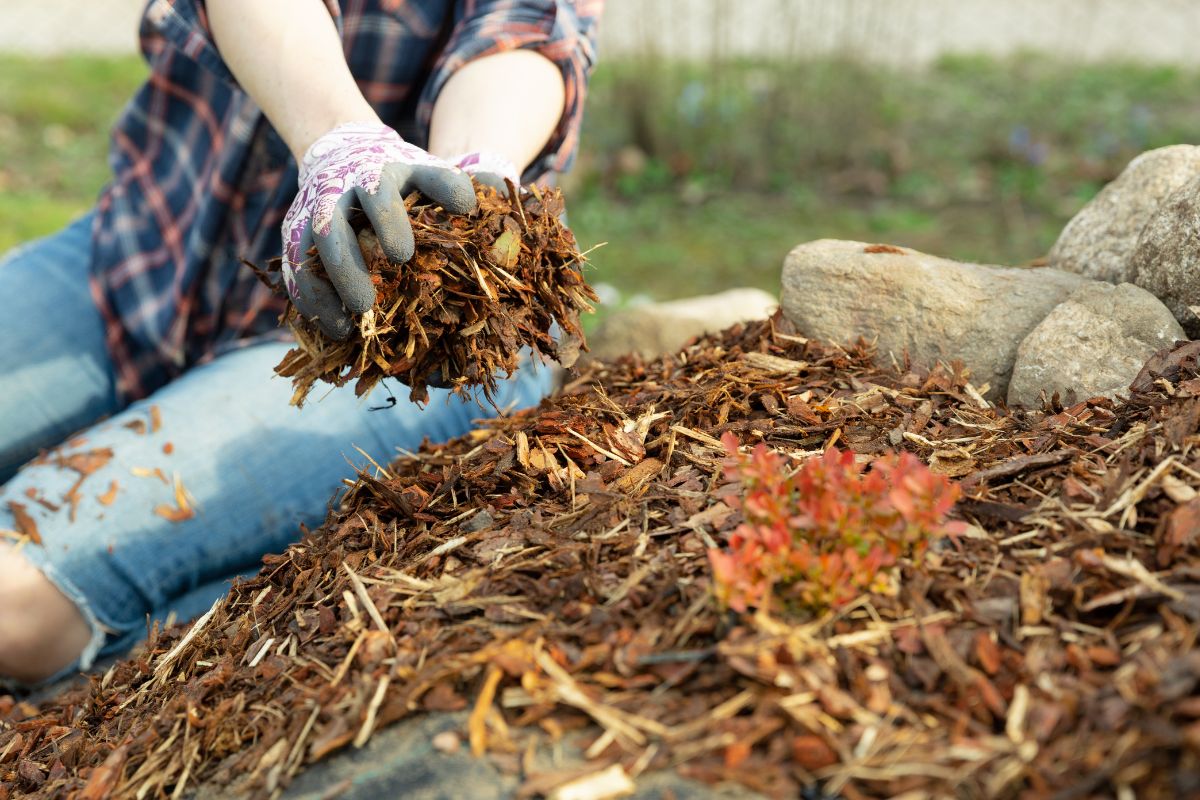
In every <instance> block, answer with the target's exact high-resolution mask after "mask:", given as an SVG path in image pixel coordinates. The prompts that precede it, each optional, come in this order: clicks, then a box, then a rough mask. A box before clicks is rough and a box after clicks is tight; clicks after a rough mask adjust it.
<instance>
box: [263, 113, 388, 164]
mask: <svg viewBox="0 0 1200 800" xmlns="http://www.w3.org/2000/svg"><path fill="white" fill-rule="evenodd" d="M348 125H362V126H364V127H383V120H381V119H380V118H379V115H378V114H376V113H375V109H373V108H371V106H370V105H368V104H367V103H366V101H365V100H364V101H363V103H362V104H361V105H356V106H354V107H350V108H345V109H339V110H338V111H335V112H329V113H326V114H321V115H310V116H307V117H305V119H303V120H302V121H300V122H299V123H298V124H297V125H295V126H293V128H292V130H290V131H287V132H284V131H280V135H281V136H282V137H283V140H284V141H285V142H286V143H287V146H288V149H289V150H291V151H292V156H293V157H295V159H296V163H297V164H300V163H302V162H303V161H304V157H305V155H306V154H307V153H308V151H309V150H310V149H311V148H312V146H313V144H315V143H316V141H317V140H318V139H320V138H321V137H322V136H325V135H327V134H330V133H332V132H334V131H335V130H337V129H339V128H344V127H346V126H348Z"/></svg>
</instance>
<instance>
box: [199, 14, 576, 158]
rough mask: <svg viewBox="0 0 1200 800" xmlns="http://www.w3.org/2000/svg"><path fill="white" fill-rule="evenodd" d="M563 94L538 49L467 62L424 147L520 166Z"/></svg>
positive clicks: (441, 102) (539, 144)
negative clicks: (501, 159) (475, 154)
mask: <svg viewBox="0 0 1200 800" xmlns="http://www.w3.org/2000/svg"><path fill="white" fill-rule="evenodd" d="M210 2H211V0H210ZM565 94H566V92H565V88H564V86H563V79H562V74H561V73H560V72H559V69H558V67H557V66H555V64H554V63H553V62H551V61H550V60H549V59H547V58H546V57H544V56H542V55H540V54H539V53H535V52H532V51H530V50H513V51H509V52H505V53H498V54H496V55H492V56H486V57H484V58H481V59H478V60H476V61H472V62H471V63H469V64H467V65H466V66H464V67H463V68H462V69H460V70H458V71H457V72H456V73H454V76H453V77H452V78H450V80H449V81H447V82H446V85H445V87H443V89H442V91H441V93H440V94H439V95H438V98H437V101H436V103H435V104H434V107H433V119H432V121H431V122H430V127H429V152H431V153H433V154H434V155H436V156H441V157H447V156H451V155H456V154H460V153H466V152H475V151H486V152H491V153H496V154H498V155H501V156H504V157H505V158H507V159H508V160H509V161H512V162H513V164H515V165H516V166H517V169H518V171H524V170H525V168H526V167H527V166H529V164H530V163H531V162H532V161H533V160H534V159H535V158H537V156H538V154H539V153H541V151H542V149H543V148H544V147H545V146H546V142H548V141H549V140H550V137H551V136H552V135H553V133H554V130H555V128H556V127H558V124H559V121H560V119H561V118H562V115H563V106H564V103H565Z"/></svg>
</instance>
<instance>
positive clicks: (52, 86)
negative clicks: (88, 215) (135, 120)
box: [0, 56, 146, 252]
mask: <svg viewBox="0 0 1200 800" xmlns="http://www.w3.org/2000/svg"><path fill="white" fill-rule="evenodd" d="M145 73H146V70H145V66H144V65H143V64H142V62H141V61H140V60H138V59H137V58H133V57H128V58H107V57H71V58H54V59H30V58H22V57H15V56H0V252H2V251H4V250H7V249H8V248H10V247H12V246H13V245H15V244H17V243H19V242H22V241H25V240H28V239H31V238H34V237H37V236H42V235H44V234H47V233H50V232H52V231H54V230H57V229H58V228H60V227H62V226H63V225H64V224H65V223H66V222H68V221H70V220H71V218H73V217H74V216H76V215H78V214H80V213H81V212H83V211H85V210H87V208H88V207H89V206H90V205H91V204H92V202H93V201H94V199H95V197H96V193H97V192H98V191H99V190H100V187H101V186H102V185H103V184H104V182H105V180H106V179H107V177H108V174H109V173H108V165H107V160H106V153H107V150H108V131H109V128H110V127H111V125H112V122H113V120H115V119H116V117H117V114H118V113H119V112H120V110H121V107H122V106H123V105H124V104H125V102H126V100H128V99H129V96H130V95H131V94H132V93H133V91H134V89H136V88H137V86H138V84H139V83H141V81H142V80H143V79H144V77H145Z"/></svg>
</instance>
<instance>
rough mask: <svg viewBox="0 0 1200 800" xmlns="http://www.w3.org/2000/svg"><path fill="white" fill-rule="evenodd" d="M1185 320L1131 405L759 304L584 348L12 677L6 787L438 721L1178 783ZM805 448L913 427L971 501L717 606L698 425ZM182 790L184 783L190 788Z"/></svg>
mask: <svg viewBox="0 0 1200 800" xmlns="http://www.w3.org/2000/svg"><path fill="white" fill-rule="evenodd" d="M1198 359H1200V344H1186V345H1181V346H1180V347H1179V348H1178V349H1176V350H1175V351H1173V352H1170V353H1164V354H1160V356H1157V357H1156V358H1155V359H1154V360H1153V361H1152V362H1151V363H1150V364H1148V365H1147V367H1146V368H1145V369H1144V370H1143V372H1142V374H1141V375H1140V376H1139V377H1138V380H1137V381H1136V382H1135V383H1134V386H1133V389H1132V392H1131V397H1130V399H1129V400H1128V402H1113V401H1109V400H1102V399H1100V400H1094V401H1086V402H1080V403H1077V404H1075V405H1072V406H1070V407H1062V406H1061V405H1058V404H1057V403H1055V402H1053V401H1052V402H1051V404H1050V405H1049V406H1048V407H1047V408H1046V409H1043V410H1041V411H1034V412H1014V413H1009V412H1007V411H1005V410H1004V409H1002V408H998V407H996V406H994V405H991V404H989V403H987V402H986V401H984V400H983V398H981V397H980V395H979V393H978V392H977V391H976V390H975V389H974V388H973V387H972V386H971V385H970V383H969V382H968V380H967V378H966V376H965V375H964V374H962V373H961V371H956V370H955V369H954V368H953V367H939V368H938V369H936V370H934V371H933V372H927V371H921V370H900V371H889V370H882V369H879V368H877V367H875V366H873V365H872V362H871V359H870V353H869V351H868V349H867V348H866V347H859V348H853V349H849V350H847V349H843V348H839V347H834V346H829V345H825V344H822V343H819V342H815V341H809V340H806V339H805V338H803V337H801V336H799V335H798V334H797V332H796V331H794V330H792V329H791V328H790V326H789V324H788V323H787V322H786V321H785V320H784V319H783V318H782V317H781V316H776V317H775V318H774V319H771V320H768V321H765V322H762V323H756V324H752V325H750V326H746V327H737V328H734V329H732V330H730V331H727V332H726V333H725V334H723V335H719V336H714V337H709V338H707V339H703V340H701V341H699V342H697V343H695V344H693V345H691V346H689V347H688V348H686V349H685V350H683V351H682V352H680V353H678V354H674V355H671V356H668V357H665V358H662V359H660V360H657V361H653V362H642V361H639V360H637V359H625V360H621V361H619V362H616V363H594V364H591V365H589V366H588V367H587V368H586V369H585V371H584V372H583V373H582V374H580V375H578V376H577V377H576V378H575V379H573V380H572V381H571V382H570V383H569V384H568V385H567V386H566V387H564V389H563V390H562V391H561V392H560V393H559V394H558V395H557V396H556V397H555V398H553V399H552V400H549V401H547V402H546V403H544V404H543V405H542V406H541V408H539V409H537V410H534V411H531V412H526V413H521V414H517V415H514V416H511V417H508V418H502V419H497V420H494V421H491V422H488V423H484V424H483V425H482V426H481V427H480V428H479V429H478V430H477V431H475V432H473V433H472V434H471V435H469V436H466V437H464V438H461V439H458V440H455V441H452V442H450V443H448V444H445V445H442V446H433V447H426V448H423V449H422V452H421V453H420V454H418V455H416V456H414V457H406V458H402V459H400V460H398V461H396V462H394V463H393V464H391V465H388V466H387V467H386V468H383V469H379V470H378V471H374V472H372V474H370V475H367V474H364V475H362V476H360V478H359V480H358V481H357V482H356V483H355V484H354V485H353V487H351V488H350V489H349V490H348V491H347V492H346V494H345V495H344V497H343V500H342V503H341V505H340V506H339V507H338V508H337V509H336V510H335V511H333V512H332V513H331V514H330V516H329V518H328V520H327V521H326V523H325V524H324V525H323V526H322V527H321V528H319V529H318V530H316V531H313V532H312V533H310V534H309V535H307V536H305V538H304V540H303V541H302V542H300V543H298V544H296V545H294V546H293V547H291V548H289V549H288V550H287V551H286V552H284V553H282V554H279V555H272V556H268V557H267V558H265V559H264V567H263V570H262V572H261V573H260V575H259V576H258V577H256V578H254V579H252V580H249V581H246V582H243V583H240V584H238V585H237V586H236V587H235V588H234V589H233V591H232V592H231V594H230V595H229V596H228V597H227V598H225V599H224V600H223V601H221V602H220V603H219V604H218V605H217V606H216V607H214V609H213V610H212V611H211V612H210V613H209V614H208V615H206V616H205V617H203V618H202V619H201V620H199V621H198V622H197V623H196V624H195V625H194V626H192V627H191V628H186V627H176V628H172V629H169V630H167V631H155V632H154V633H152V635H151V638H150V641H149V643H148V644H147V646H146V647H145V648H144V649H143V650H141V651H140V653H138V654H135V655H134V656H132V657H131V658H129V659H127V660H125V661H122V662H120V663H118V664H117V665H115V666H114V667H113V668H111V669H110V670H109V671H108V672H107V673H106V674H104V675H102V676H97V677H96V678H94V679H92V681H91V682H90V684H89V685H88V686H85V687H82V688H80V689H77V690H74V691H70V692H68V693H67V694H65V695H63V696H61V697H58V698H56V699H54V700H51V701H49V702H46V703H44V704H42V705H41V707H38V708H34V707H30V706H27V705H24V704H21V703H19V702H16V701H14V700H11V699H9V700H0V719H3V720H4V721H3V723H2V724H0V797H10V796H11V797H18V796H25V795H28V794H33V795H41V796H47V797H51V796H66V795H67V794H69V793H71V792H73V791H79V792H80V794H79V795H78V796H80V797H84V798H98V797H104V796H110V795H111V796H133V795H135V794H137V795H139V796H163V795H169V794H171V793H172V792H179V793H180V794H182V793H183V792H184V790H187V789H195V788H197V787H200V788H199V789H198V791H199V793H200V794H202V795H204V796H209V795H212V794H215V793H218V792H228V793H231V794H235V795H245V794H249V795H253V796H269V795H271V794H274V793H277V792H278V791H280V790H281V789H282V788H283V787H285V786H286V785H287V784H288V782H289V780H290V779H291V777H292V776H293V775H294V774H296V773H297V772H298V771H299V770H301V769H303V767H304V766H305V765H307V764H311V763H313V762H315V761H319V760H321V759H324V758H327V757H329V756H330V755H332V754H333V753H335V752H337V751H338V750H339V749H341V748H345V747H352V746H355V745H362V744H364V743H365V742H367V741H369V740H370V738H371V737H372V735H373V733H374V732H375V731H377V730H378V729H380V728H381V727H383V726H385V725H387V724H389V723H391V722H394V721H396V720H399V719H401V718H404V717H406V716H411V715H414V714H420V713H423V712H427V711H459V710H465V711H467V712H469V717H468V721H467V723H466V725H465V728H466V730H465V731H464V736H465V738H466V739H467V741H468V742H469V743H470V746H471V748H472V749H473V750H474V751H475V752H476V753H477V754H479V755H480V757H484V758H490V759H493V760H495V761H496V762H497V763H500V764H503V765H506V768H508V769H510V770H515V771H518V772H522V773H523V775H524V778H525V780H526V784H525V786H526V790H527V791H526V795H534V794H539V793H547V792H551V791H553V789H554V780H552V779H550V778H548V777H547V776H546V774H545V773H534V772H533V771H532V769H531V768H530V766H529V765H530V764H531V763H532V762H533V759H532V758H531V756H530V755H528V754H530V753H532V752H534V751H537V750H539V749H542V750H545V749H552V747H553V744H554V742H555V741H557V740H558V739H560V738H562V737H564V736H567V735H568V734H570V733H571V732H580V731H582V732H583V733H584V734H585V735H586V736H587V737H588V741H587V751H586V757H587V758H588V760H589V766H588V767H587V768H586V769H584V770H582V771H577V772H576V773H575V774H574V775H570V776H568V775H561V776H559V778H560V780H559V782H560V783H561V782H565V781H566V780H567V779H568V778H570V777H579V776H580V775H582V774H586V772H588V771H589V770H590V771H595V772H600V771H602V770H607V771H608V772H607V773H606V774H607V775H610V776H611V775H616V774H618V773H619V774H620V775H624V776H627V777H628V778H630V779H632V780H633V781H635V782H636V780H637V778H638V776H639V775H642V774H647V773H650V772H656V771H661V770H677V771H678V772H680V773H682V774H684V775H686V776H688V777H691V778H694V779H699V780H703V781H706V782H712V783H716V782H734V783H737V784H741V785H742V786H745V787H747V788H750V789H754V790H757V791H759V792H762V793H764V794H767V795H771V796H778V797H794V796H796V794H797V793H798V791H799V790H800V788H801V787H812V786H817V785H819V786H820V787H821V788H822V790H823V791H824V792H826V793H827V794H841V795H843V796H845V797H848V798H858V797H897V796H906V794H907V793H911V794H907V796H910V797H923V796H929V795H948V794H957V795H961V796H977V797H982V796H986V797H1005V796H1017V795H1021V796H1024V797H1092V796H1109V795H1114V796H1120V795H1124V796H1133V795H1131V794H1129V793H1131V792H1132V793H1134V794H1135V795H1136V796H1138V797H1149V798H1154V797H1182V796H1189V795H1191V794H1195V793H1196V792H1198V791H1200V777H1198V776H1200V770H1198V769H1197V766H1198V765H1197V750H1198V749H1200V692H1198V691H1197V683H1198V681H1200V650H1197V647H1196V638H1197V619H1200V559H1198V558H1197V544H1196V536H1197V532H1198V531H1200V496H1198V495H1197V490H1198V489H1200V458H1197V455H1196V453H1195V452H1194V451H1195V447H1194V445H1195V443H1196V442H1197V441H1198V440H1197V438H1196V430H1197V426H1198V422H1200V364H1198V363H1197V360H1198ZM725 434H732V435H733V436H734V437H736V439H737V440H738V441H739V442H740V443H741V444H742V445H743V448H745V447H746V446H752V445H756V444H758V443H760V442H761V443H765V444H766V445H768V446H769V447H770V448H771V449H773V450H775V451H777V452H780V453H783V454H784V455H785V456H786V457H787V458H788V459H789V460H790V461H791V462H792V463H793V464H795V465H799V464H801V463H805V462H807V461H808V460H809V459H811V458H812V457H814V456H816V455H819V454H820V453H821V452H822V451H824V450H826V449H827V448H830V447H837V448H848V449H850V450H852V451H854V452H855V453H856V454H857V455H858V457H859V459H860V460H861V461H864V462H865V461H869V460H871V459H874V458H876V457H879V456H882V455H883V454H885V453H886V452H888V451H893V450H901V451H909V452H911V453H914V454H915V455H917V456H918V457H920V459H921V460H922V461H923V462H925V463H927V464H929V465H930V466H931V468H932V469H933V471H934V472H935V473H940V474H942V475H945V476H948V477H949V478H952V479H954V480H955V481H956V482H957V484H958V486H959V487H960V489H961V492H962V499H961V500H960V501H959V503H958V505H957V509H956V512H955V513H956V515H957V516H958V517H959V518H960V519H961V520H962V521H964V522H966V523H967V525H966V526H965V527H964V529H963V530H962V531H960V532H959V533H958V534H957V535H956V536H954V537H944V538H940V539H938V540H936V541H934V542H933V543H932V546H931V547H930V549H929V550H928V551H927V552H926V553H925V555H924V556H923V558H921V559H920V560H919V561H918V560H916V559H915V558H913V559H906V560H902V561H901V563H900V570H899V573H898V578H899V580H898V589H897V590H896V591H894V592H890V593H889V592H882V593H878V594H862V595H861V596H860V597H859V598H858V599H856V600H854V601H852V602H850V603H848V604H844V605H841V606H839V607H838V608H837V609H836V610H829V611H825V612H823V613H814V612H811V611H809V612H804V611H800V610H798V609H795V608H778V609H776V611H775V613H771V614H764V613H761V612H760V613H757V614H753V613H744V614H738V613H736V612H734V611H731V610H729V609H727V608H726V607H724V606H723V605H722V604H721V603H720V602H719V601H718V600H717V597H716V593H715V592H714V587H713V581H712V573H711V569H710V566H709V565H710V561H709V551H710V550H713V549H716V550H722V549H723V548H724V547H725V545H726V544H727V542H728V540H729V537H730V534H731V533H732V532H734V531H735V530H736V529H737V527H738V526H739V524H740V523H741V521H742V519H741V518H742V512H741V511H739V510H737V509H738V502H737V500H736V498H737V497H738V496H739V493H740V486H739V485H738V484H737V483H736V482H733V481H730V480H729V479H728V478H727V477H726V466H727V460H728V456H727V453H726V450H725V447H724V446H723V445H722V443H721V441H720V438H721V437H722V436H723V435H725ZM181 784H184V786H183V787H182V788H181Z"/></svg>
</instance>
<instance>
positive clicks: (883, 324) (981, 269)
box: [783, 239, 1091, 399]
mask: <svg viewBox="0 0 1200 800" xmlns="http://www.w3.org/2000/svg"><path fill="white" fill-rule="evenodd" d="M1089 283H1091V281H1089V280H1088V279H1087V278H1084V277H1082V276H1079V275H1074V274H1072V273H1069V272H1062V271H1060V270H1055V269H1046V268H1041V269H1018V268H1011V267H988V266H982V265H979V264H963V263H959V262H957V261H950V260H947V259H944V258H937V257H936V256H930V255H925V254H924V253H919V252H917V251H915V250H909V249H906V248H899V247H891V246H887V245H868V244H863V243H862V242H844V241H837V240H832V239H823V240H821V241H816V242H809V243H808V244H802V245H800V246H799V247H797V248H795V249H793V250H792V252H791V253H789V254H788V257H787V260H786V261H785V262H784V266H783V312H784V314H785V315H786V316H787V317H788V318H789V319H790V320H792V321H793V322H794V323H796V325H797V326H799V328H800V330H801V331H802V332H803V333H804V334H805V335H806V336H812V337H814V338H819V339H825V340H827V341H833V342H839V343H844V342H849V341H853V340H856V339H857V338H858V337H860V336H862V337H866V338H868V339H870V338H875V339H877V345H878V356H877V357H878V359H879V361H880V362H881V363H884V364H887V363H890V362H891V358H892V356H893V355H894V356H895V357H896V358H902V357H903V355H904V353H906V352H907V353H908V354H909V356H910V357H911V358H912V360H913V362H914V363H916V364H923V365H925V366H932V365H933V364H934V363H936V362H937V361H947V362H948V361H952V360H955V359H958V360H961V361H962V362H963V363H964V364H965V365H966V366H967V367H968V368H969V369H970V370H971V374H972V381H973V383H975V385H976V386H980V387H982V385H983V384H987V385H988V387H989V388H988V393H987V395H988V397H990V398H993V399H998V398H1002V397H1005V396H1006V394H1007V392H1008V381H1009V376H1010V374H1011V373H1012V364H1013V360H1014V359H1015V358H1016V354H1017V347H1018V346H1019V345H1020V344H1021V342H1022V340H1024V339H1025V337H1026V336H1028V335H1029V333H1030V331H1032V330H1033V329H1034V328H1035V327H1037V324H1038V323H1039V322H1041V321H1042V320H1043V319H1044V318H1045V317H1046V315H1047V314H1049V313H1050V311H1051V310H1052V309H1053V308H1054V307H1055V306H1056V305H1058V304H1059V303H1060V302H1062V301H1063V300H1065V299H1066V298H1067V297H1068V296H1069V295H1070V294H1071V293H1072V292H1074V291H1075V290H1076V289H1079V288H1080V287H1082V286H1085V285H1087V284H1089Z"/></svg>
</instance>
